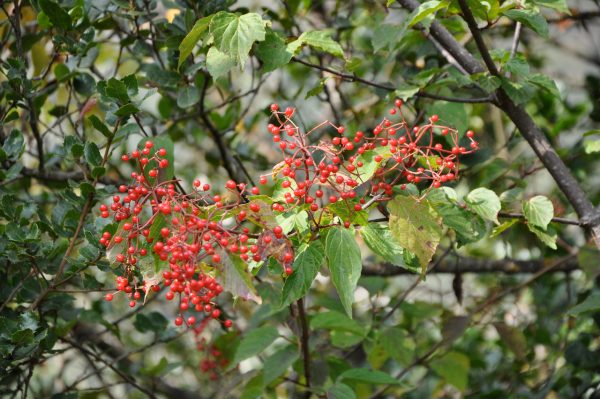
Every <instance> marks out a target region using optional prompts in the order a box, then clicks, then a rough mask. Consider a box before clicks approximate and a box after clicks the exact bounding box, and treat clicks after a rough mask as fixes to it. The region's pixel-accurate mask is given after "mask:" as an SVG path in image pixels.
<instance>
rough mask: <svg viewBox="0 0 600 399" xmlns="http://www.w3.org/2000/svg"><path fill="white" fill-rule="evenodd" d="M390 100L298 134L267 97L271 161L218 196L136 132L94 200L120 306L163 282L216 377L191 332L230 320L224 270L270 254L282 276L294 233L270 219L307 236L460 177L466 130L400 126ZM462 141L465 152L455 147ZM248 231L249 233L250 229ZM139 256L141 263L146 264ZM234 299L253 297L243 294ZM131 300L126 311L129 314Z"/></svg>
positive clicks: (217, 361)
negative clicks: (372, 114) (100, 197)
mask: <svg viewBox="0 0 600 399" xmlns="http://www.w3.org/2000/svg"><path fill="white" fill-rule="evenodd" d="M402 107H403V102H402V101H400V100H397V101H395V103H394V106H393V107H392V108H390V109H389V117H386V118H383V119H382V120H381V121H380V122H379V123H378V124H377V125H376V126H375V127H374V128H373V129H372V130H370V131H368V132H366V133H365V132H363V131H356V132H347V131H346V128H345V127H344V126H338V125H336V124H334V123H332V122H330V121H324V122H322V123H320V124H317V125H316V126H315V127H313V128H312V129H308V130H307V131H304V130H303V129H302V128H300V127H299V126H298V125H297V124H296V123H295V122H294V116H295V114H296V110H295V108H293V107H287V108H286V109H285V110H280V109H279V106H278V105H277V104H272V105H271V107H270V109H271V113H272V123H269V124H268V125H267V130H268V132H269V133H270V135H271V138H272V141H273V143H275V144H276V145H277V146H278V147H279V150H280V154H281V158H282V159H283V161H282V162H280V163H278V164H276V165H275V166H274V167H273V169H272V171H271V172H270V173H267V174H264V175H262V176H260V179H259V186H249V185H247V184H246V183H241V182H236V181H234V180H228V181H227V182H226V183H225V186H224V190H225V191H224V192H222V193H214V192H211V191H212V190H213V187H212V186H211V184H209V183H207V182H201V181H200V180H198V179H196V180H194V181H193V183H192V190H191V191H189V192H186V191H185V190H183V189H181V190H176V185H177V184H178V183H179V181H178V180H177V179H175V178H174V177H172V176H165V174H166V172H165V171H166V170H167V168H168V167H169V166H171V165H170V162H171V161H169V160H168V159H167V156H168V155H173V154H168V151H167V150H166V149H165V148H156V147H155V144H154V141H153V140H152V139H148V140H147V141H146V142H145V143H142V144H141V148H140V149H136V150H133V151H131V152H130V153H127V154H123V155H122V156H121V160H122V161H123V162H124V163H126V164H129V165H130V166H133V167H134V171H133V172H132V173H131V179H132V181H131V183H130V184H129V185H125V184H123V185H120V186H119V187H118V192H119V193H118V194H117V195H114V196H113V197H112V203H111V204H101V205H100V215H101V216H102V217H103V218H110V217H111V216H112V217H113V218H114V221H115V222H116V223H117V224H118V226H115V225H113V227H111V228H107V229H105V230H104V232H103V233H102V237H101V238H100V240H99V241H100V244H101V245H103V246H105V247H106V248H107V250H108V257H109V259H110V260H111V261H112V262H115V263H116V264H117V266H118V267H119V270H120V272H121V273H120V275H117V277H116V281H115V282H116V290H114V292H108V293H107V294H106V295H105V299H106V300H107V301H112V300H113V299H114V296H115V294H119V293H123V294H124V295H125V296H126V297H128V298H129V306H130V307H132V308H135V307H136V306H137V304H138V302H141V301H144V302H145V301H146V299H147V298H148V295H149V293H150V291H153V292H155V293H159V292H160V291H162V290H163V289H164V288H165V287H167V289H166V293H165V294H164V295H165V298H166V299H167V301H175V302H176V303H177V306H178V309H179V311H178V315H177V316H176V317H175V320H174V323H175V325H176V326H186V327H187V328H189V329H190V330H192V331H193V332H194V336H195V339H196V343H197V347H198V348H199V349H200V350H203V351H205V352H206V355H205V358H204V360H203V362H202V363H201V369H202V371H205V372H210V376H211V378H217V377H218V370H219V368H220V367H222V366H224V365H225V363H223V362H224V361H225V359H221V357H220V353H221V352H220V351H219V350H218V348H213V347H209V346H207V344H206V342H205V338H204V337H203V331H204V330H205V328H206V326H207V325H208V323H209V322H210V321H211V320H218V321H219V323H220V324H221V325H222V326H223V327H224V328H229V327H231V326H232V325H233V322H232V320H229V319H226V318H225V317H224V314H223V311H222V310H221V308H220V306H219V304H218V301H217V298H218V297H219V295H220V294H221V293H222V292H223V291H224V289H225V288H224V285H223V284H224V283H223V280H222V278H223V276H224V274H226V273H231V271H229V272H226V271H225V270H226V269H227V268H229V269H230V268H231V267H232V265H233V267H236V268H241V269H243V270H245V269H246V267H247V266H246V265H248V267H250V266H251V267H252V268H254V267H256V266H257V265H260V264H262V263H263V262H265V261H267V260H269V259H273V260H275V261H276V262H277V263H279V265H281V272H282V277H283V278H284V279H285V278H287V277H288V276H290V275H291V274H293V273H294V267H299V266H297V265H294V245H293V244H292V241H291V240H290V238H291V237H293V236H294V235H295V234H297V233H298V232H297V231H296V232H295V231H293V230H292V231H284V229H283V227H282V226H279V225H276V224H275V223H274V222H273V220H274V219H275V218H274V216H276V215H278V214H285V213H287V212H290V211H293V210H294V209H295V208H302V210H303V211H305V212H306V213H307V214H308V221H309V224H310V226H309V227H310V232H311V234H314V237H317V236H319V233H320V231H321V230H323V229H326V228H331V227H334V226H343V227H344V228H351V226H352V225H353V223H354V218H355V217H356V216H357V214H358V213H359V212H365V210H366V209H367V208H369V206H370V205H372V204H373V203H375V202H383V201H387V200H389V199H390V198H392V196H393V194H394V188H398V189H399V190H406V189H407V185H408V184H412V185H414V186H415V187H420V188H421V189H422V191H423V192H427V191H428V190H433V189H436V188H439V187H441V185H442V184H444V183H446V182H450V181H454V180H456V179H457V178H458V177H459V174H460V158H461V157H463V156H465V155H468V154H470V153H472V152H474V151H476V150H477V149H478V143H477V142H476V141H475V140H474V136H475V133H474V132H472V131H470V130H469V131H467V132H466V133H465V134H464V137H461V136H462V135H461V134H459V133H460V132H459V131H458V130H457V129H455V128H452V127H449V126H445V125H443V124H441V123H440V117H439V116H438V115H432V116H430V117H429V119H428V120H426V121H424V122H423V123H421V124H416V125H413V124H411V123H409V122H408V121H407V120H406V118H405V117H404V114H403V112H402ZM318 130H329V131H331V132H332V133H333V136H334V137H333V138H331V139H329V140H325V139H320V140H318V142H311V139H312V138H313V137H314V136H311V134H313V133H314V132H316V131H318ZM467 143H469V149H467V148H466V147H464V146H463V145H462V144H467ZM267 176H270V178H271V179H272V180H273V183H274V184H275V193H273V195H272V196H265V195H262V194H261V188H260V186H264V185H266V184H267V183H268V179H267ZM251 227H252V228H253V229H255V230H258V232H253V231H252V230H251V229H250V228H251ZM148 262H150V263H151V265H153V267H150V268H148V267H147V266H144V265H147V264H148ZM243 295H244V296H243V298H244V299H254V300H256V299H257V298H256V297H255V296H254V294H253V293H252V292H247V293H244V294H243ZM303 306H304V304H303V301H302V300H300V301H298V303H297V307H298V309H299V312H300V324H301V326H302V337H301V348H302V352H303V359H304V362H305V379H306V384H307V385H308V386H310V379H311V374H310V357H309V356H310V353H309V348H308V334H309V332H308V324H307V321H306V315H305V314H304V308H303ZM139 308H140V307H138V309H139Z"/></svg>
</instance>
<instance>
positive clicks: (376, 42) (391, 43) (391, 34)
mask: <svg viewBox="0 0 600 399" xmlns="http://www.w3.org/2000/svg"><path fill="white" fill-rule="evenodd" d="M404 32H406V28H405V26H404V25H396V24H380V25H377V27H376V28H375V30H374V31H373V37H372V38H371V44H372V45H373V50H375V52H377V51H379V50H381V49H383V48H385V49H386V50H392V49H393V48H394V47H395V46H397V45H398V43H399V42H400V39H401V38H402V35H403V34H404Z"/></svg>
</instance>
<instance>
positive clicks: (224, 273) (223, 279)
mask: <svg viewBox="0 0 600 399" xmlns="http://www.w3.org/2000/svg"><path fill="white" fill-rule="evenodd" d="M220 255H221V263H222V267H221V270H220V273H219V276H218V281H219V282H220V283H221V285H222V286H223V289H224V290H225V291H227V292H230V293H231V294H232V295H233V296H234V297H237V298H242V299H244V300H249V299H250V300H253V301H254V302H256V303H258V304H261V303H262V299H261V298H260V296H258V294H257V293H256V288H255V287H254V285H253V284H252V280H251V277H250V274H249V273H248V272H247V271H246V270H245V265H244V264H242V262H240V261H239V260H238V258H234V259H232V258H230V257H229V255H228V254H227V253H225V252H224V251H220Z"/></svg>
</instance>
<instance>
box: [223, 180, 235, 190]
mask: <svg viewBox="0 0 600 399" xmlns="http://www.w3.org/2000/svg"><path fill="white" fill-rule="evenodd" d="M235 186H236V184H235V182H234V181H233V180H227V183H225V187H227V188H228V189H230V190H235Z"/></svg>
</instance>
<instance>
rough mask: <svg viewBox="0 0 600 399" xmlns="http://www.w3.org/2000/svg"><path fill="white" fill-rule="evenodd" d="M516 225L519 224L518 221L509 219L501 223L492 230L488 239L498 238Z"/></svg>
mask: <svg viewBox="0 0 600 399" xmlns="http://www.w3.org/2000/svg"><path fill="white" fill-rule="evenodd" d="M517 223H519V219H511V220H508V221H506V222H504V223H502V224H501V225H500V226H496V227H494V228H493V229H492V233H491V234H490V238H494V237H497V236H499V235H500V234H502V233H504V232H505V231H506V230H508V229H510V228H511V227H512V226H514V225H515V224H517Z"/></svg>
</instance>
